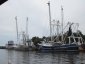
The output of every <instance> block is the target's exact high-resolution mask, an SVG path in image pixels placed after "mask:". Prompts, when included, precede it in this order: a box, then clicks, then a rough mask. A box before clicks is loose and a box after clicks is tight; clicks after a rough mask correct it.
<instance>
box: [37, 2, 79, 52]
mask: <svg viewBox="0 0 85 64" xmlns="http://www.w3.org/2000/svg"><path fill="white" fill-rule="evenodd" d="M48 6H49V21H50V22H49V23H50V37H51V38H50V40H51V41H43V42H42V43H41V44H38V45H39V46H38V49H39V50H40V51H45V52H46V51H51V52H56V51H65V52H66V51H79V45H78V42H76V38H77V37H75V36H74V35H73V32H72V29H71V26H72V25H73V24H74V23H68V24H67V25H68V26H69V30H68V31H67V32H66V33H65V34H64V28H63V8H62V6H61V12H62V23H61V25H59V21H57V24H55V22H54V24H53V22H52V21H51V12H50V2H49V3H48ZM52 26H53V27H54V26H57V37H56V38H54V39H53V37H54V36H56V35H54V36H53V35H52ZM59 26H61V27H62V28H61V29H62V30H61V31H62V32H61V33H62V34H61V35H60V34H59ZM59 35H60V36H59ZM59 37H60V38H61V40H59ZM78 38H79V37H78ZM55 40H56V42H55Z"/></svg>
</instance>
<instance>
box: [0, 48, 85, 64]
mask: <svg viewBox="0 0 85 64" xmlns="http://www.w3.org/2000/svg"><path fill="white" fill-rule="evenodd" d="M8 59H10V61H11V62H12V64H82V63H83V64H85V53H71V52H70V53H39V52H21V51H12V50H10V51H8V50H1V49H0V64H8Z"/></svg>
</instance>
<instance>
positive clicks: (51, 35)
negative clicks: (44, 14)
mask: <svg viewBox="0 0 85 64" xmlns="http://www.w3.org/2000/svg"><path fill="white" fill-rule="evenodd" d="M47 4H48V6H49V24H50V37H51V41H52V28H51V10H50V1H49V2H48V3H47Z"/></svg>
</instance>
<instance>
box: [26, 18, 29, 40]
mask: <svg viewBox="0 0 85 64" xmlns="http://www.w3.org/2000/svg"><path fill="white" fill-rule="evenodd" d="M26 36H27V37H26V39H29V35H28V17H27V19H26Z"/></svg>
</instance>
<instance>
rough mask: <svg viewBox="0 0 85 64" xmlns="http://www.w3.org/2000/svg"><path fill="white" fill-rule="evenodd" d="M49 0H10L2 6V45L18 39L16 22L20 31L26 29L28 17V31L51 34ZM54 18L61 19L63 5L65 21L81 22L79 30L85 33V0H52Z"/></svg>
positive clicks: (31, 35) (0, 16)
mask: <svg viewBox="0 0 85 64" xmlns="http://www.w3.org/2000/svg"><path fill="white" fill-rule="evenodd" d="M48 1H49V0H8V1H7V2H6V3H4V4H3V5H1V6H0V45H4V44H6V43H7V41H8V40H14V41H16V22H15V16H17V19H18V27H19V32H21V31H25V26H26V17H28V18H29V25H28V31H29V36H30V38H31V37H33V36H39V37H42V36H49V16H48V5H47V4H46V3H48ZM50 2H51V15H52V20H53V19H55V20H60V21H61V5H63V8H64V23H67V22H68V21H70V22H74V23H79V30H81V31H82V32H83V34H85V28H84V25H85V0H50Z"/></svg>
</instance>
